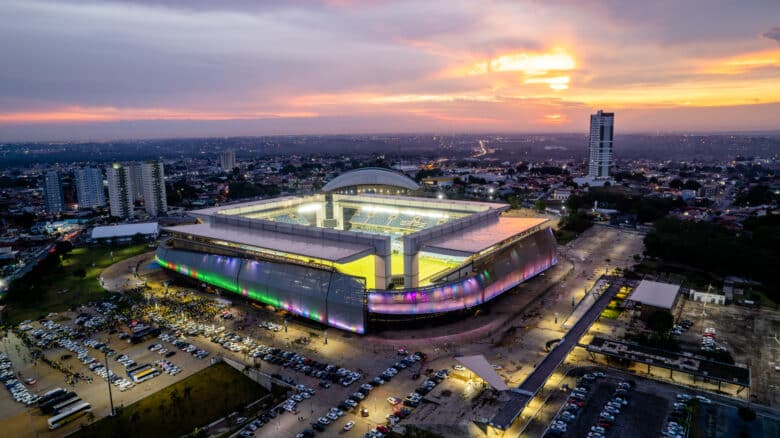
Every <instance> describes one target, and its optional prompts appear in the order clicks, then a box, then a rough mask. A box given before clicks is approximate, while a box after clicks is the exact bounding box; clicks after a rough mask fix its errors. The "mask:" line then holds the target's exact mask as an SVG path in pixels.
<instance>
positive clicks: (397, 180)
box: [322, 167, 420, 192]
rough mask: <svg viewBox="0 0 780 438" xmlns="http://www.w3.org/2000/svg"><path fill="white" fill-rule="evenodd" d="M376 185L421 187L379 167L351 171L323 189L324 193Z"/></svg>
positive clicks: (333, 180)
mask: <svg viewBox="0 0 780 438" xmlns="http://www.w3.org/2000/svg"><path fill="white" fill-rule="evenodd" d="M363 185H374V186H392V187H400V188H403V189H407V190H417V189H418V188H420V186H419V185H418V184H417V183H416V182H414V180H412V179H410V178H409V177H407V176H405V175H402V174H400V173H397V172H393V171H392V170H387V169H382V168H379V167H365V168H363V169H357V170H351V171H349V172H346V173H342V174H341V175H339V176H337V177H336V178H333V179H332V180H331V181H330V182H328V183H327V184H325V186H324V187H323V188H322V191H323V192H332V191H334V190H338V189H342V188H345V187H354V186H363Z"/></svg>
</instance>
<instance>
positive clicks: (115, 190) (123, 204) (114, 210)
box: [106, 163, 134, 218]
mask: <svg viewBox="0 0 780 438" xmlns="http://www.w3.org/2000/svg"><path fill="white" fill-rule="evenodd" d="M106 179H107V180H108V203H109V206H110V209H111V216H116V217H122V218H127V217H130V216H132V215H133V193H134V187H133V186H134V184H133V176H132V175H131V173H130V170H129V169H128V168H127V167H124V166H122V165H121V164H119V163H114V164H113V165H111V167H109V168H107V169H106Z"/></svg>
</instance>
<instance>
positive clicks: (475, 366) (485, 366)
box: [455, 354, 509, 391]
mask: <svg viewBox="0 0 780 438" xmlns="http://www.w3.org/2000/svg"><path fill="white" fill-rule="evenodd" d="M455 360H457V361H458V362H460V363H461V364H463V366H464V367H466V368H468V369H469V370H471V371H473V372H474V374H476V375H478V376H479V377H480V378H481V379H482V380H484V381H486V382H487V383H488V385H490V386H492V387H493V389H495V390H497V391H506V390H507V389H509V386H507V384H506V382H504V379H502V378H501V376H499V375H498V374H497V373H496V372H495V371H494V370H493V365H491V364H490V363H489V362H488V361H487V359H485V356H483V355H481V354H479V355H476V356H458V357H456V358H455Z"/></svg>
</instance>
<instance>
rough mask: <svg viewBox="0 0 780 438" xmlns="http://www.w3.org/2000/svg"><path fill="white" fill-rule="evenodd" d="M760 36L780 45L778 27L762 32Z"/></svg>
mask: <svg viewBox="0 0 780 438" xmlns="http://www.w3.org/2000/svg"><path fill="white" fill-rule="evenodd" d="M762 36H763V37H764V38H769V39H770V40H775V41H777V43H778V44H780V26H779V27H773V28H772V29H769V30H768V31H767V32H764V33H763V34H762Z"/></svg>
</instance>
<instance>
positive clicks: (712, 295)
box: [691, 289, 726, 306]
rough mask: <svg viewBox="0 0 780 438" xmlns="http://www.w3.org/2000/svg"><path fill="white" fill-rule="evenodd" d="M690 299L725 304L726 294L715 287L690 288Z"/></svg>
mask: <svg viewBox="0 0 780 438" xmlns="http://www.w3.org/2000/svg"><path fill="white" fill-rule="evenodd" d="M691 299H692V300H693V301H698V302H700V303H707V304H717V305H719V306H724V305H726V294H724V293H723V292H722V291H719V290H716V289H709V290H706V291H699V290H693V289H691Z"/></svg>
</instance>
